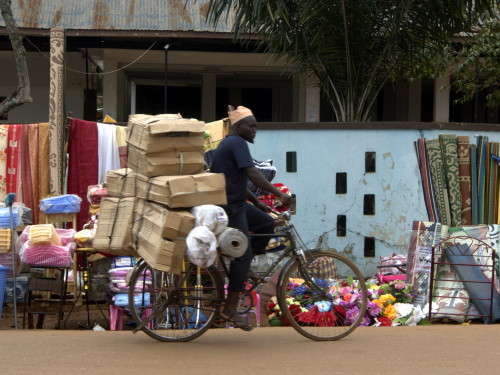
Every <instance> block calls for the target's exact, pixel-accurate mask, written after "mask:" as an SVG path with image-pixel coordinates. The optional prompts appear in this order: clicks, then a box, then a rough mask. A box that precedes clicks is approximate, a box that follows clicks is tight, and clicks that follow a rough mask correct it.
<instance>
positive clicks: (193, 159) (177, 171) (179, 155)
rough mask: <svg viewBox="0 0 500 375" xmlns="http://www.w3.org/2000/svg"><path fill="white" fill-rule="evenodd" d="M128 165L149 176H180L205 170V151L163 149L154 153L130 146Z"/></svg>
mask: <svg viewBox="0 0 500 375" xmlns="http://www.w3.org/2000/svg"><path fill="white" fill-rule="evenodd" d="M127 165H128V166H129V167H130V168H132V169H134V170H135V171H138V172H140V173H141V174H143V175H145V176H147V177H155V176H179V175H186V174H196V173H200V172H203V170H204V169H205V162H204V159H203V151H177V150H174V151H163V152H157V153H153V154H146V152H144V151H142V150H140V149H138V148H137V147H134V146H132V145H130V146H129V148H128V158H127Z"/></svg>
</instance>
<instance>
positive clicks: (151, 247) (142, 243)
mask: <svg viewBox="0 0 500 375" xmlns="http://www.w3.org/2000/svg"><path fill="white" fill-rule="evenodd" d="M185 252H186V241H185V240H178V241H168V240H165V239H163V238H161V235H160V231H158V230H153V229H152V228H147V227H143V228H141V230H140V232H139V234H138V246H137V253H138V254H139V255H140V256H141V257H142V258H143V259H144V260H145V261H146V262H147V263H148V264H149V265H150V266H151V267H153V268H155V269H157V270H159V271H165V272H171V273H175V274H180V273H181V271H182V263H183V261H184V254H185Z"/></svg>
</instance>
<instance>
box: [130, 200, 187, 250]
mask: <svg viewBox="0 0 500 375" xmlns="http://www.w3.org/2000/svg"><path fill="white" fill-rule="evenodd" d="M194 222H195V218H194V216H193V215H192V214H191V213H190V212H189V211H186V210H182V209H173V208H170V209H169V208H167V207H165V206H163V205H160V204H156V203H153V202H147V201H145V200H144V199H138V200H137V203H136V206H135V219H134V233H138V232H140V230H141V229H142V228H146V229H147V230H150V231H154V230H157V231H159V232H160V236H161V237H162V238H166V239H169V240H171V241H175V240H178V239H185V238H186V237H187V235H188V234H189V232H190V231H191V230H192V229H193V228H194Z"/></svg>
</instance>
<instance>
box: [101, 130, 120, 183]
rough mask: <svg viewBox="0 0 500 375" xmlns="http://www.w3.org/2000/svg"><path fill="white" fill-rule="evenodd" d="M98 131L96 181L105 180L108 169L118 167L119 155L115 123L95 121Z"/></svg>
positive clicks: (102, 181)
mask: <svg viewBox="0 0 500 375" xmlns="http://www.w3.org/2000/svg"><path fill="white" fill-rule="evenodd" d="M97 132H98V142H97V145H98V159H99V172H98V183H99V184H103V183H104V182H106V174H107V173H108V171H109V170H112V169H119V168H120V155H119V154H118V147H117V145H116V125H109V124H101V123H97Z"/></svg>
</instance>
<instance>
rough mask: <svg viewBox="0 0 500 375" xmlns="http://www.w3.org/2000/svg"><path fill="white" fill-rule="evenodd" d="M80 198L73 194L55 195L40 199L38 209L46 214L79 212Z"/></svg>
mask: <svg viewBox="0 0 500 375" xmlns="http://www.w3.org/2000/svg"><path fill="white" fill-rule="evenodd" d="M81 202H82V198H80V197H79V196H78V195H75V194H65V195H56V196H53V197H48V198H45V199H42V200H40V210H41V211H43V212H45V213H46V214H73V213H77V212H80V203H81Z"/></svg>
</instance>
